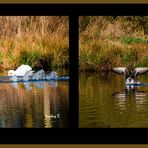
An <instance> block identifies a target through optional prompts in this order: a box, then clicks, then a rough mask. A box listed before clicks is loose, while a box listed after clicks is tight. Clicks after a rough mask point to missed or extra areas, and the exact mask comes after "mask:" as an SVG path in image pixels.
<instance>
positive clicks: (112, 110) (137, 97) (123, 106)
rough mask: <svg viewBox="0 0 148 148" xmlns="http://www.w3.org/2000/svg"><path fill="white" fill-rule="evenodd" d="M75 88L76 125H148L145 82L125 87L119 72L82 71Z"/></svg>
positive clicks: (140, 79) (147, 88)
mask: <svg viewBox="0 0 148 148" xmlns="http://www.w3.org/2000/svg"><path fill="white" fill-rule="evenodd" d="M138 80H139V81H140V82H143V83H146V84H148V79H147V75H143V76H141V77H138ZM79 90H80V95H79V96H80V97H79V98H80V101H79V102H80V119H79V122H80V124H79V126H80V127H93V128H95V127H148V86H141V87H135V89H134V90H130V91H129V90H127V89H126V87H125V85H124V78H123V77H122V76H120V75H116V74H112V73H94V74H92V73H83V74H80V80H79Z"/></svg>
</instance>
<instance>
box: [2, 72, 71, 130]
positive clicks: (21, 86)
mask: <svg viewBox="0 0 148 148" xmlns="http://www.w3.org/2000/svg"><path fill="white" fill-rule="evenodd" d="M3 75H6V74H0V76H3ZM68 114H69V82H68V81H63V82H34V83H32V82H31V83H30V82H25V83H0V128H65V127H69V117H68Z"/></svg>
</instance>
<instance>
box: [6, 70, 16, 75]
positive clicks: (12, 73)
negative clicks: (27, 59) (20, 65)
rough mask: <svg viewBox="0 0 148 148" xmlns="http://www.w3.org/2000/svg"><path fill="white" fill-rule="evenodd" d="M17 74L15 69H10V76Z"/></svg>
mask: <svg viewBox="0 0 148 148" xmlns="http://www.w3.org/2000/svg"><path fill="white" fill-rule="evenodd" d="M15 75H16V73H15V71H14V70H9V71H8V76H15Z"/></svg>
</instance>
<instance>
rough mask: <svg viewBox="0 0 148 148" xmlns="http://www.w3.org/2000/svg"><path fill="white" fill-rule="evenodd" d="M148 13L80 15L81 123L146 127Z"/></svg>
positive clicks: (147, 110) (92, 126)
mask: <svg viewBox="0 0 148 148" xmlns="http://www.w3.org/2000/svg"><path fill="white" fill-rule="evenodd" d="M147 72H148V16H79V127H80V128H137V127H138V128H147V127H148V73H147Z"/></svg>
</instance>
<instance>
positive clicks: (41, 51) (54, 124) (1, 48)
mask: <svg viewBox="0 0 148 148" xmlns="http://www.w3.org/2000/svg"><path fill="white" fill-rule="evenodd" d="M0 22H1V25H0V38H1V40H0V128H66V127H69V17H68V16H0Z"/></svg>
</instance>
